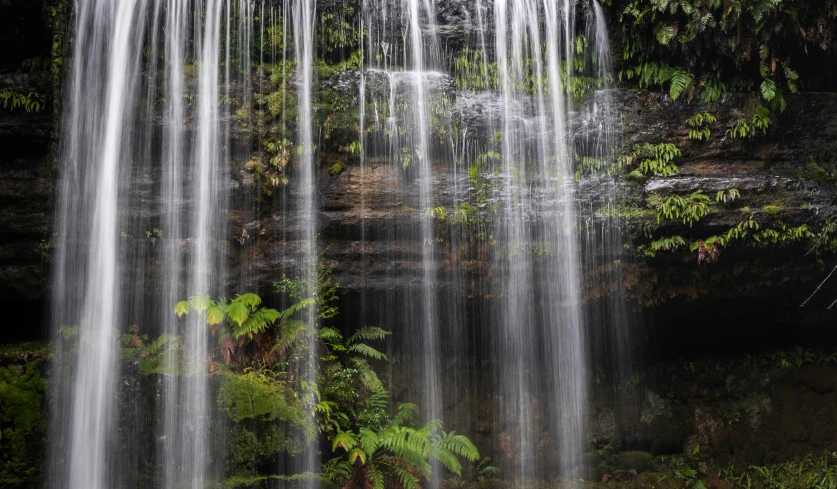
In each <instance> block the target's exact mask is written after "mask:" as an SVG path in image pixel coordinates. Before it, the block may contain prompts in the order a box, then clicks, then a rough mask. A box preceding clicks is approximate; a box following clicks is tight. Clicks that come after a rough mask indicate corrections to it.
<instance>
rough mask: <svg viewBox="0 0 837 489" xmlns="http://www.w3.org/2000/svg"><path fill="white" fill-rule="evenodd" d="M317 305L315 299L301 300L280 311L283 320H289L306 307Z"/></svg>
mask: <svg viewBox="0 0 837 489" xmlns="http://www.w3.org/2000/svg"><path fill="white" fill-rule="evenodd" d="M316 304H317V299H316V298H313V297H309V298H307V299H302V300H301V301H299V302H297V303H296V304H293V305H291V306H290V307H289V308H287V309H285V310H284V311H282V317H283V318H289V317H291V316H293V315H294V314H296V313H297V312H298V311H301V310H302V309H305V308H306V307H310V306H314V305H316Z"/></svg>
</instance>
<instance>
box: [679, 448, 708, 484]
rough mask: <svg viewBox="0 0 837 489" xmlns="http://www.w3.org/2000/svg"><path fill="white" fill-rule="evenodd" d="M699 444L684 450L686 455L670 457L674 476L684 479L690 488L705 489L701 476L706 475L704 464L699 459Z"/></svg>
mask: <svg viewBox="0 0 837 489" xmlns="http://www.w3.org/2000/svg"><path fill="white" fill-rule="evenodd" d="M699 455H700V445H695V447H694V448H693V449H692V450H690V451H688V452H686V457H684V458H682V459H681V458H678V457H672V459H671V464H672V471H673V472H674V477H676V478H678V479H681V480H683V481H686V484H688V485H689V487H690V488H691V489H706V485H705V484H704V483H703V481H702V480H701V477H702V476H704V475H706V466H705V465H704V463H703V462H701V461H700V458H699Z"/></svg>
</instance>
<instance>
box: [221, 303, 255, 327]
mask: <svg viewBox="0 0 837 489" xmlns="http://www.w3.org/2000/svg"><path fill="white" fill-rule="evenodd" d="M225 312H226V313H227V318H228V319H229V320H230V321H231V322H233V323H236V324H238V325H239V326H241V325H242V324H244V321H246V320H247V318H248V317H249V316H250V311H249V310H248V309H247V306H245V305H244V304H242V303H241V302H230V303H229V304H227V307H226V311H225Z"/></svg>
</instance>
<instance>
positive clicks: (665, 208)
mask: <svg viewBox="0 0 837 489" xmlns="http://www.w3.org/2000/svg"><path fill="white" fill-rule="evenodd" d="M708 212H709V197H707V196H706V195H705V194H704V193H703V192H699V191H698V192H694V193H692V194H691V195H689V196H688V197H681V196H679V195H669V196H668V197H666V198H665V199H663V201H662V202H660V204H659V206H658V207H657V222H658V223H659V222H660V221H661V220H663V219H664V218H665V219H681V218H682V219H683V224H688V225H689V227H691V226H692V225H693V224H694V223H696V222H698V221H699V220H700V219H701V218H703V216H705V215H706V214H707V213H708Z"/></svg>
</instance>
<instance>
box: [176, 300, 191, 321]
mask: <svg viewBox="0 0 837 489" xmlns="http://www.w3.org/2000/svg"><path fill="white" fill-rule="evenodd" d="M174 313H175V314H177V317H179V318H182V317H183V316H184V315H186V314H189V303H188V302H186V301H180V302H178V303H177V304H175V305H174Z"/></svg>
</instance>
